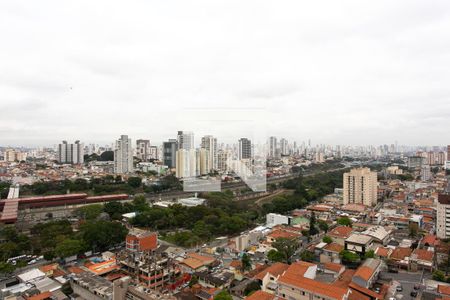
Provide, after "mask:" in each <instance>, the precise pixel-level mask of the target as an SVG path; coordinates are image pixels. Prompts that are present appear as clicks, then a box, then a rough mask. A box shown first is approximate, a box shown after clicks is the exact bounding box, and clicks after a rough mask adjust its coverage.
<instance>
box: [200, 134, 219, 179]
mask: <svg viewBox="0 0 450 300" xmlns="http://www.w3.org/2000/svg"><path fill="white" fill-rule="evenodd" d="M201 148H202V149H206V151H208V160H209V161H208V165H209V168H210V170H217V139H216V138H215V137H213V136H212V135H205V136H204V137H202V144H201ZM210 170H208V172H207V173H209V171H210Z"/></svg>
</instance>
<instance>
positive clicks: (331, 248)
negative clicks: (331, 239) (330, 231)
mask: <svg viewBox="0 0 450 300" xmlns="http://www.w3.org/2000/svg"><path fill="white" fill-rule="evenodd" d="M342 250H344V246H342V245H341V244H337V243H329V244H327V245H325V246H324V247H323V248H322V252H321V253H320V262H321V263H326V262H339V261H340V259H339V253H340V252H341V251H342Z"/></svg>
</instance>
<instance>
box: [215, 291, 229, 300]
mask: <svg viewBox="0 0 450 300" xmlns="http://www.w3.org/2000/svg"><path fill="white" fill-rule="evenodd" d="M214 300H233V297H231V295H230V294H229V293H228V292H227V291H225V290H223V291H221V292H220V293H218V294H217V295H216V296H215V297H214Z"/></svg>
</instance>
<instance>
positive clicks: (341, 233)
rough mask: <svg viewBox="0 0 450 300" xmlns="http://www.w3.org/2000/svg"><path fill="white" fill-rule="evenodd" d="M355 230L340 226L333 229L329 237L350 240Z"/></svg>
mask: <svg viewBox="0 0 450 300" xmlns="http://www.w3.org/2000/svg"><path fill="white" fill-rule="evenodd" d="M352 231H353V229H352V228H351V227H348V226H338V227H336V228H334V229H332V230H331V231H330V232H329V233H328V235H329V236H331V237H338V238H348V237H349V236H350V234H351V233H352Z"/></svg>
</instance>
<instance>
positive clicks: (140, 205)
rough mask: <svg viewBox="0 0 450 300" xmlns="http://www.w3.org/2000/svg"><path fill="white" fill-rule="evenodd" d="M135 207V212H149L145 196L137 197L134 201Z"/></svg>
mask: <svg viewBox="0 0 450 300" xmlns="http://www.w3.org/2000/svg"><path fill="white" fill-rule="evenodd" d="M133 207H134V210H135V211H138V212H142V211H145V210H148V208H149V206H148V203H147V200H146V199H145V196H144V195H137V196H135V197H134V199H133Z"/></svg>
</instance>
